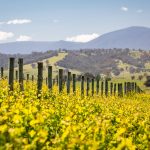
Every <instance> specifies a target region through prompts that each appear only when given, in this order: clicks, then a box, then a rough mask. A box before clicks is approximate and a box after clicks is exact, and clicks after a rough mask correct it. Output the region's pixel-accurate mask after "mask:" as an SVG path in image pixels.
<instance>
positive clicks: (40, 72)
mask: <svg viewBox="0 0 150 150" xmlns="http://www.w3.org/2000/svg"><path fill="white" fill-rule="evenodd" d="M42 84H43V62H38V79H37V91H38V93H37V94H38V98H41V96H39V94H41V92H42Z"/></svg>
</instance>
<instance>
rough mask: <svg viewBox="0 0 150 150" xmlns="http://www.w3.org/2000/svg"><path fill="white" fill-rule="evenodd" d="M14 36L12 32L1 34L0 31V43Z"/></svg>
mask: <svg viewBox="0 0 150 150" xmlns="http://www.w3.org/2000/svg"><path fill="white" fill-rule="evenodd" d="M13 36H14V34H13V33H12V32H3V31H0V41H2V40H7V39H8V38H12V37H13Z"/></svg>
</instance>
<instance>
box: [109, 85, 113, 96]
mask: <svg viewBox="0 0 150 150" xmlns="http://www.w3.org/2000/svg"><path fill="white" fill-rule="evenodd" d="M110 95H111V96H112V95H113V83H112V82H111V83H110Z"/></svg>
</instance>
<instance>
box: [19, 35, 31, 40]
mask: <svg viewBox="0 0 150 150" xmlns="http://www.w3.org/2000/svg"><path fill="white" fill-rule="evenodd" d="M31 39H32V38H31V37H30V36H27V35H20V36H19V38H18V39H17V40H16V41H30V40H31Z"/></svg>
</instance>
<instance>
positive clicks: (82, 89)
mask: <svg viewBox="0 0 150 150" xmlns="http://www.w3.org/2000/svg"><path fill="white" fill-rule="evenodd" d="M81 96H84V76H82V77H81Z"/></svg>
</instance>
